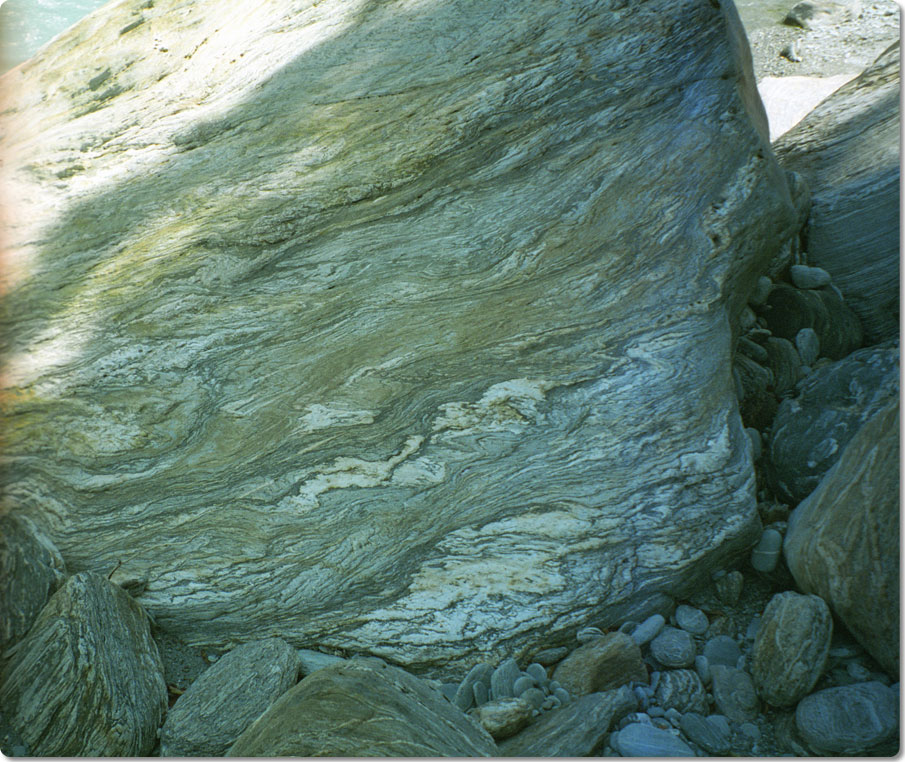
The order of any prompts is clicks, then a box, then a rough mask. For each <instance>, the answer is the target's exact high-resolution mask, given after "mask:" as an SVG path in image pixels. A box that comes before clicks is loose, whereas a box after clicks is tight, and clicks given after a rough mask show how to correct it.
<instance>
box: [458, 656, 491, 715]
mask: <svg viewBox="0 0 905 762" xmlns="http://www.w3.org/2000/svg"><path fill="white" fill-rule="evenodd" d="M492 673H493V665H492V664H488V663H487V662H481V663H479V664H475V665H474V666H473V667H472V668H471V669H470V670H469V671H468V674H467V675H465V678H464V679H463V680H462V682H461V683H460V684H459V690H458V691H457V692H456V697H455V699H454V700H453V703H454V704H455V705H456V706H457V707H459V709H461V710H462V711H463V712H467V711H468V710H469V709H470V708H471V707H472V706H473V705H474V699H475V694H474V689H473V688H472V686H473V685H474V684H475V683H478V682H481V683H484V685H485V686H489V685H490V675H491V674H492Z"/></svg>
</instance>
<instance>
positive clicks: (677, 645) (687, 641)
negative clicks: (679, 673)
mask: <svg viewBox="0 0 905 762" xmlns="http://www.w3.org/2000/svg"><path fill="white" fill-rule="evenodd" d="M650 651H651V654H652V655H653V657H654V658H655V659H656V660H657V661H658V662H660V664H662V665H663V666H664V667H673V668H676V667H690V666H692V665H693V664H694V657H695V645H694V639H693V638H692V637H691V634H690V633H688V632H685V630H677V629H676V628H675V627H666V628H664V629H663V631H662V632H661V633H660V634H659V635H657V637H656V638H654V639H653V641H651V644H650Z"/></svg>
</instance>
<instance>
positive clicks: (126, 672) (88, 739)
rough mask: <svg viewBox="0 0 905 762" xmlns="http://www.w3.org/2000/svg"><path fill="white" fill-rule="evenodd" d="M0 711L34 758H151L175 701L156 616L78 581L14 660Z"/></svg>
mask: <svg viewBox="0 0 905 762" xmlns="http://www.w3.org/2000/svg"><path fill="white" fill-rule="evenodd" d="M0 705H2V706H3V709H4V714H5V715H6V719H7V721H8V722H9V724H10V725H11V726H12V727H13V728H14V729H16V730H17V731H18V732H19V733H20V734H21V736H22V738H23V739H24V741H25V743H27V744H28V749H29V753H30V754H31V755H33V756H38V757H43V756H48V757H78V756H88V757H129V756H138V757H146V756H148V755H149V754H150V752H151V750H152V749H153V748H154V745H155V743H156V742H157V729H158V727H160V724H161V722H162V721H163V717H164V713H165V712H166V707H167V691H166V685H165V684H164V680H163V666H162V664H161V663H160V657H159V655H158V653H157V646H156V645H155V644H154V641H153V640H152V639H151V633H150V624H149V622H148V617H147V614H145V612H144V611H143V610H142V609H141V606H139V605H138V604H137V603H136V602H135V601H134V600H132V598H130V597H129V595H127V594H126V593H125V592H124V591H123V590H122V589H120V588H119V587H118V586H116V585H114V584H113V583H112V582H109V581H107V580H106V579H105V578H104V577H101V576H98V575H96V574H92V573H90V572H82V573H80V574H76V575H75V576H73V577H70V578H69V579H68V580H67V581H66V583H65V584H64V585H63V586H62V587H61V588H60V589H59V590H58V591H57V592H56V593H55V594H54V595H53V596H52V597H51V599H50V600H49V601H48V602H47V605H46V606H44V608H43V609H42V610H41V613H40V614H39V615H38V617H37V619H36V620H35V623H34V625H33V626H32V628H31V630H30V631H29V633H28V635H27V636H26V637H25V638H24V639H23V640H21V641H20V642H19V644H18V645H17V646H16V647H15V649H13V651H12V652H11V654H10V660H9V663H8V664H7V665H6V668H5V670H4V673H3V675H2V684H0Z"/></svg>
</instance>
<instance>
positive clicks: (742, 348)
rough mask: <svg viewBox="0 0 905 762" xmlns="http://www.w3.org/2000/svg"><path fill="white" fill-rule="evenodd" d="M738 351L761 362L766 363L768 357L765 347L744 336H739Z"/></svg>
mask: <svg viewBox="0 0 905 762" xmlns="http://www.w3.org/2000/svg"><path fill="white" fill-rule="evenodd" d="M738 351H739V352H741V353H742V354H743V355H745V356H746V357H749V358H751V359H752V360H754V361H755V362H758V363H761V364H766V362H767V360H768V358H769V355H768V354H767V350H766V349H764V348H763V347H762V346H761V345H760V344H757V343H755V342H753V341H751V339H748V338H746V337H744V336H742V337H740V338H739V340H738Z"/></svg>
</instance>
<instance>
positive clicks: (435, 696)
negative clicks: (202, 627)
mask: <svg viewBox="0 0 905 762" xmlns="http://www.w3.org/2000/svg"><path fill="white" fill-rule="evenodd" d="M227 756H230V757H283V756H289V757H492V756H497V750H496V745H495V744H494V742H493V739H492V738H491V737H490V736H489V735H488V734H487V732H486V731H485V730H484V729H483V728H481V727H480V726H479V725H477V723H475V722H474V721H473V720H472V719H471V718H469V717H468V716H466V715H465V714H463V713H462V712H461V711H460V710H459V709H457V708H456V707H455V706H453V705H452V704H451V703H450V702H449V701H447V700H446V699H445V698H444V697H443V695H442V694H441V693H440V692H439V691H435V690H433V689H432V688H430V687H429V686H427V685H426V684H425V683H424V682H423V681H422V680H420V679H419V678H417V677H414V676H413V675H410V674H408V673H407V672H405V671H404V670H401V669H399V668H398V667H393V666H390V665H388V664H386V663H384V662H383V661H381V660H379V659H374V658H355V659H350V660H348V661H347V662H345V663H343V664H337V665H334V666H331V667H326V668H324V669H321V670H318V671H317V672H314V673H313V674H311V675H309V676H308V677H306V678H305V679H304V680H302V682H300V683H299V684H298V685H296V686H295V687H294V688H291V689H290V690H289V691H288V692H287V693H285V694H283V696H282V697H281V698H280V699H278V700H277V701H276V703H275V704H273V706H271V707H270V709H268V710H267V711H266V712H265V713H264V714H263V715H262V716H261V717H260V718H258V720H257V721H255V722H254V724H252V726H251V727H250V728H248V730H246V731H245V732H244V733H243V734H242V735H241V736H240V737H239V739H238V740H237V741H236V743H235V744H234V745H233V746H232V748H231V749H230V750H229V752H228V753H227Z"/></svg>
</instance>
